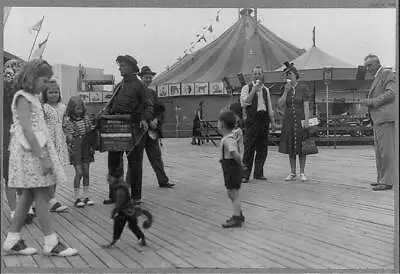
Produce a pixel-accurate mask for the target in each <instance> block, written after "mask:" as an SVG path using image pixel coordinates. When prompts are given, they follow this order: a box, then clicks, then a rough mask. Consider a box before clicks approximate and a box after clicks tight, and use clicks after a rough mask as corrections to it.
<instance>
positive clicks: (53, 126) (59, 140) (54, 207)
mask: <svg viewBox="0 0 400 274" xmlns="http://www.w3.org/2000/svg"><path fill="white" fill-rule="evenodd" d="M42 103H43V112H44V119H45V121H46V124H47V127H48V128H49V131H50V137H51V141H52V142H53V144H54V146H55V148H56V151H57V153H58V157H59V158H60V162H61V164H62V165H64V166H65V165H67V164H68V148H67V142H66V139H65V135H64V132H63V128H62V123H63V117H64V114H65V108H66V106H65V104H63V103H62V102H61V94H60V88H59V86H58V84H57V82H56V80H51V81H50V82H49V83H48V85H47V89H46V90H45V91H44V92H43V93H42ZM55 192H56V185H54V187H52V189H51V199H50V211H51V212H64V211H66V210H67V209H68V207H67V206H65V205H62V204H61V203H60V202H58V201H57V200H56V198H55Z"/></svg>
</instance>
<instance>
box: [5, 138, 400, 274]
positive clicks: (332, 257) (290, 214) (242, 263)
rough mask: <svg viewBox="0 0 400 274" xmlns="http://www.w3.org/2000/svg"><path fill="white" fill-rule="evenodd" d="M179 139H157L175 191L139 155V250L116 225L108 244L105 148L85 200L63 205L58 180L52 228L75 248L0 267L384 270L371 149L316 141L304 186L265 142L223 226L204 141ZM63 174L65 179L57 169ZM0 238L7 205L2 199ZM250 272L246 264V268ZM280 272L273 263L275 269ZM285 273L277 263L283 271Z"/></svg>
mask: <svg viewBox="0 0 400 274" xmlns="http://www.w3.org/2000/svg"><path fill="white" fill-rule="evenodd" d="M189 143H190V141H189V139H166V140H164V147H163V158H164V162H165V166H166V172H167V174H168V176H169V177H170V180H171V181H172V182H174V183H176V188H175V189H160V188H158V187H157V183H156V178H155V175H154V173H153V171H152V170H151V167H150V165H149V163H148V160H147V157H146V156H145V161H144V175H143V176H144V186H143V196H144V207H146V208H148V209H149V210H150V211H151V212H152V213H153V215H154V224H153V227H152V228H150V229H149V230H148V231H145V233H146V235H147V238H148V244H149V245H148V247H140V246H139V245H138V243H137V241H136V238H134V236H133V235H132V233H131V232H130V231H129V230H128V229H126V230H125V231H124V234H123V235H122V238H121V240H120V241H119V242H118V244H117V247H116V248H114V249H110V250H107V249H103V248H101V247H100V244H104V243H106V242H107V241H109V240H110V238H111V228H112V223H111V219H110V217H109V215H110V210H111V207H112V206H111V205H107V206H105V205H103V204H102V201H103V199H104V198H105V197H106V195H107V191H108V187H107V184H106V181H105V177H106V172H107V164H106V160H107V157H106V154H105V153H103V154H100V153H98V154H97V155H96V162H95V163H94V164H93V165H92V167H91V191H92V196H91V197H92V199H93V200H94V201H95V202H96V204H95V205H94V206H93V207H86V208H84V209H76V208H74V207H72V203H73V198H72V193H73V191H72V182H71V183H70V184H69V185H63V186H59V187H58V192H57V195H58V198H59V200H60V201H61V202H62V203H63V204H66V205H68V206H70V209H69V212H68V213H63V214H56V213H52V214H53V216H54V229H55V230H56V232H57V233H58V235H59V236H60V237H61V238H62V240H63V241H64V242H66V243H67V244H69V245H71V246H72V247H75V248H77V249H78V250H79V252H80V253H79V255H78V256H75V257H71V258H53V257H52V258H49V257H45V256H42V255H41V254H38V255H35V256H2V258H1V266H2V268H3V269H2V271H3V272H5V273H6V272H14V273H15V272H24V273H32V272H43V271H44V272H46V271H47V272H52V273H54V272H57V273H60V272H62V271H66V272H73V271H81V272H92V273H100V272H131V271H142V272H143V271H153V272H154V271H155V272H157V271H158V272H164V271H181V272H180V273H182V272H185V273H186V272H190V271H203V270H204V271H208V272H210V273H211V272H212V271H213V270H215V269H218V271H228V272H229V271H231V270H232V271H233V269H237V268H242V270H243V271H245V270H246V271H259V272H266V271H267V270H265V269H269V270H268V271H273V270H275V271H278V270H279V269H286V270H287V271H289V270H290V269H297V270H298V271H304V270H305V269H310V268H311V269H381V270H380V271H379V272H380V273H381V272H382V271H383V270H382V269H385V272H390V269H393V267H394V259H393V251H394V193H393V191H385V192H373V191H371V190H370V186H369V184H370V183H371V182H373V181H374V180H375V178H376V171H375V160H374V154H373V147H372V146H361V147H339V148H338V149H332V148H328V147H321V148H320V154H319V155H316V156H310V157H309V158H308V159H307V169H306V173H307V176H308V178H309V181H308V182H306V183H301V182H299V181H297V182H290V183H289V182H285V181H284V180H283V179H284V178H285V177H286V176H287V173H288V169H289V163H288V159H287V157H286V155H282V154H279V153H278V152H277V148H276V147H270V152H269V155H268V159H267V162H266V165H265V175H266V176H267V177H268V178H269V181H268V182H267V183H266V182H262V181H251V182H250V183H248V184H246V185H244V186H243V188H242V193H241V197H242V200H243V204H242V205H243V211H244V214H245V216H246V223H245V224H244V226H243V227H242V228H236V229H228V230H224V229H222V228H221V224H222V223H223V222H224V220H225V219H227V218H228V217H229V216H230V215H231V205H230V203H229V201H228V198H227V197H226V194H225V189H224V187H223V182H222V174H221V170H220V165H219V162H218V157H219V155H218V153H219V149H218V148H216V147H214V146H213V145H212V144H207V145H203V146H192V145H190V144H189ZM67 173H68V176H69V178H71V181H72V176H73V171H72V168H71V167H68V168H67ZM1 218H2V219H1V220H2V237H1V241H2V242H3V241H4V237H5V233H6V230H7V227H8V225H9V211H8V208H7V206H5V204H4V200H3V201H2V215H1ZM23 237H24V238H25V239H26V240H27V243H28V244H29V245H33V246H36V247H37V248H40V245H41V243H42V241H43V234H42V232H41V231H40V229H39V224H38V220H37V218H35V221H34V223H33V224H31V225H28V226H25V227H24V228H23ZM249 269H251V270H249ZM280 271H281V272H282V270H280ZM283 272H285V270H283Z"/></svg>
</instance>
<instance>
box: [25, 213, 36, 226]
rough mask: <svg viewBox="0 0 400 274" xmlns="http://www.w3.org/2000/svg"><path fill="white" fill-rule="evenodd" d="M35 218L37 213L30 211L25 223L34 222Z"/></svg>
mask: <svg viewBox="0 0 400 274" xmlns="http://www.w3.org/2000/svg"><path fill="white" fill-rule="evenodd" d="M33 218H35V215H34V214H32V213H28V215H27V216H26V218H25V224H26V225H30V224H31V223H32V222H33Z"/></svg>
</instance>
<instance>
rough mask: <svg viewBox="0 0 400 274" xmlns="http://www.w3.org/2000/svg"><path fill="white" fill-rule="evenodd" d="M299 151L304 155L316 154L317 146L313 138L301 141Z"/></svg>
mask: <svg viewBox="0 0 400 274" xmlns="http://www.w3.org/2000/svg"><path fill="white" fill-rule="evenodd" d="M301 152H302V153H303V154H304V155H310V154H318V147H317V145H316V144H315V140H313V139H310V138H308V139H305V140H304V141H302V142H301Z"/></svg>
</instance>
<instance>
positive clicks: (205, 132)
mask: <svg viewBox="0 0 400 274" xmlns="http://www.w3.org/2000/svg"><path fill="white" fill-rule="evenodd" d="M200 125H201V137H200V139H201V141H202V143H203V142H204V141H206V142H207V143H208V142H210V141H211V142H212V143H213V144H214V145H215V146H217V143H216V142H215V141H217V140H221V138H222V134H221V133H219V131H218V121H216V120H208V121H207V120H203V121H200Z"/></svg>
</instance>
